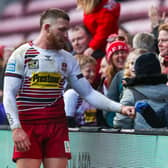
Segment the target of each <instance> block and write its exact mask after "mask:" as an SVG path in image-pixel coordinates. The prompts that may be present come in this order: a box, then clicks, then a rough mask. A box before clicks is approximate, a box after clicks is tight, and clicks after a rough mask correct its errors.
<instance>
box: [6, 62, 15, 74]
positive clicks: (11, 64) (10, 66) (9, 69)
mask: <svg viewBox="0 0 168 168" xmlns="http://www.w3.org/2000/svg"><path fill="white" fill-rule="evenodd" d="M6 71H7V72H15V71H16V61H15V60H11V61H9V62H8V64H7V66H6Z"/></svg>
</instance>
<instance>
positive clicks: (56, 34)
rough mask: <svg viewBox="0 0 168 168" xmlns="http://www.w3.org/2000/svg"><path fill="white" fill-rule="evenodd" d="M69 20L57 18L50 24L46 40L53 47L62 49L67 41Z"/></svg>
mask: <svg viewBox="0 0 168 168" xmlns="http://www.w3.org/2000/svg"><path fill="white" fill-rule="evenodd" d="M68 27H69V21H67V20H65V19H62V18H58V19H57V20H56V21H55V22H54V23H52V24H50V28H49V33H48V35H47V39H48V42H49V43H50V45H51V47H53V48H55V49H62V48H64V46H65V42H66V41H67V30H68Z"/></svg>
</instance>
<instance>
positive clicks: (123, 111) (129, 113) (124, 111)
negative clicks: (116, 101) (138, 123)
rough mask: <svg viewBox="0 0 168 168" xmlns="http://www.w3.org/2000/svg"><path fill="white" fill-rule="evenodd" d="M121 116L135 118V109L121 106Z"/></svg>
mask: <svg viewBox="0 0 168 168" xmlns="http://www.w3.org/2000/svg"><path fill="white" fill-rule="evenodd" d="M121 114H123V115H127V116H129V117H130V118H135V115H136V113H135V107H133V106H124V105H123V106H122V109H121Z"/></svg>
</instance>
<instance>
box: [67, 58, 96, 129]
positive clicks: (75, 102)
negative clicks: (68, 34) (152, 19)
mask: <svg viewBox="0 0 168 168" xmlns="http://www.w3.org/2000/svg"><path fill="white" fill-rule="evenodd" d="M76 59H77V60H78V62H79V65H80V68H81V71H82V74H83V75H84V77H85V78H86V79H87V80H88V81H89V83H90V84H91V85H92V84H93V82H94V79H95V76H96V60H95V59H94V58H93V57H91V56H85V55H76ZM83 89H85V88H83ZM64 103H65V112H66V116H67V118H68V124H69V127H76V126H84V125H90V126H91V125H96V124H97V121H96V108H95V107H93V106H92V105H90V104H89V103H88V102H87V101H85V100H84V99H83V98H82V97H80V96H79V94H78V93H77V92H76V91H75V90H74V89H68V90H67V91H66V92H65V93H64Z"/></svg>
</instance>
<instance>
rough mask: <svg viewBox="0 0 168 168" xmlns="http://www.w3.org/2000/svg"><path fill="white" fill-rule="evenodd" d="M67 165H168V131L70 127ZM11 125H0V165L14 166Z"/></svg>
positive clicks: (110, 167)
mask: <svg viewBox="0 0 168 168" xmlns="http://www.w3.org/2000/svg"><path fill="white" fill-rule="evenodd" d="M69 134H70V148H71V153H72V159H71V160H69V162H68V168H168V160H167V156H168V150H167V147H168V131H167V130H155V129H152V130H117V129H101V128H98V127H91V128H90V127H82V128H73V129H71V128H70V129H69ZM12 151H13V142H12V137H11V131H10V130H9V127H8V126H7V127H5V126H4V127H0V168H15V167H16V165H15V164H14V163H13V162H12V161H11V157H12Z"/></svg>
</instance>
